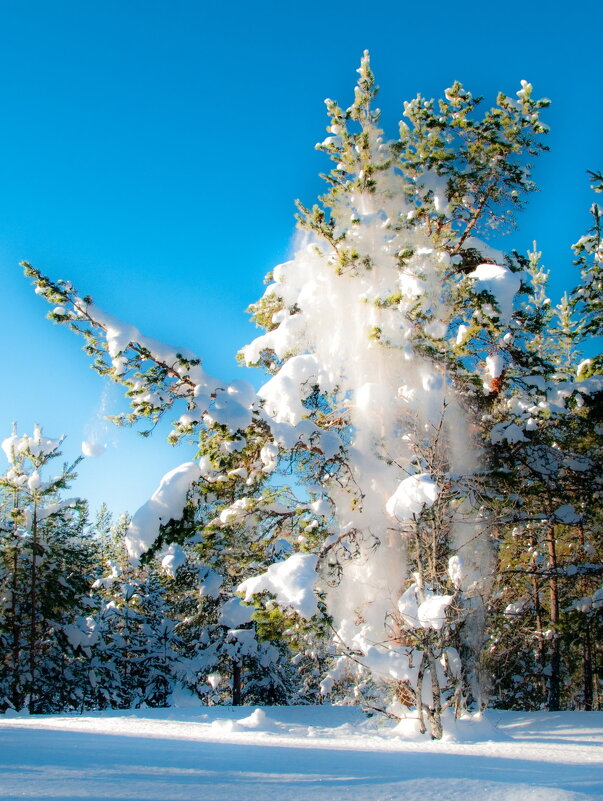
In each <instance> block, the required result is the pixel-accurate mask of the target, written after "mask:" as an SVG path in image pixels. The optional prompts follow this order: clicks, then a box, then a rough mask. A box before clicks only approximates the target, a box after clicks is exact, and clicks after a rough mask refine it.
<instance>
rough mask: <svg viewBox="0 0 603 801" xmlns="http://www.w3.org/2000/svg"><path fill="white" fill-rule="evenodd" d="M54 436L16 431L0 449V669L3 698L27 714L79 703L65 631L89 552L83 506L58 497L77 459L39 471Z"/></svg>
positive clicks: (54, 445) (53, 451)
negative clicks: (1, 457)
mask: <svg viewBox="0 0 603 801" xmlns="http://www.w3.org/2000/svg"><path fill="white" fill-rule="evenodd" d="M61 442H62V440H61V439H49V438H47V437H45V436H44V435H43V433H42V430H41V428H40V427H39V426H36V427H35V430H34V433H33V435H32V436H28V435H27V434H25V435H22V436H19V435H18V434H17V432H16V430H15V431H14V432H13V435H12V436H10V437H8V438H7V439H5V440H4V441H3V443H2V449H3V450H4V453H5V455H6V457H7V459H8V462H9V468H8V470H7V471H6V473H4V474H3V475H2V476H0V499H1V502H2V506H1V512H2V514H1V517H0V588H1V592H0V598H1V607H0V630H1V632H2V634H1V636H2V640H3V642H4V646H5V651H4V656H3V660H2V663H1V667H0V683H1V688H2V689H1V692H2V696H3V698H2V700H0V703H1V704H2V705H3V706H4V707H6V706H10V707H12V708H13V709H17V710H18V709H21V708H23V707H24V706H27V708H28V709H29V711H30V712H53V711H61V710H63V709H72V708H78V706H79V703H80V698H79V696H78V695H77V692H75V689H76V687H77V685H78V684H79V671H80V668H81V665H80V660H79V656H78V654H77V651H76V649H74V648H73V647H72V646H71V642H70V639H69V632H70V631H71V629H72V627H73V622H74V620H75V618H76V615H77V610H78V607H79V605H80V603H81V600H82V596H83V595H85V593H86V591H87V590H88V587H89V583H88V582H89V577H90V573H91V570H92V552H91V549H90V547H89V545H88V544H87V543H86V541H85V539H84V538H83V537H82V531H83V526H84V522H85V515H86V506H85V504H84V503H83V502H82V501H79V500H77V499H64V498H62V497H61V495H62V491H63V490H64V489H66V488H67V487H68V485H69V483H70V481H72V480H73V478H74V475H75V474H74V468H75V465H76V464H77V461H76V462H75V463H74V464H73V465H71V466H70V467H67V465H65V466H64V467H63V470H62V471H61V472H60V473H59V475H57V476H53V477H51V476H47V475H44V473H45V470H46V469H47V465H48V463H49V462H51V460H52V459H54V458H56V457H57V456H59V455H60V452H59V446H60V444H61Z"/></svg>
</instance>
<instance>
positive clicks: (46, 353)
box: [0, 0, 603, 512]
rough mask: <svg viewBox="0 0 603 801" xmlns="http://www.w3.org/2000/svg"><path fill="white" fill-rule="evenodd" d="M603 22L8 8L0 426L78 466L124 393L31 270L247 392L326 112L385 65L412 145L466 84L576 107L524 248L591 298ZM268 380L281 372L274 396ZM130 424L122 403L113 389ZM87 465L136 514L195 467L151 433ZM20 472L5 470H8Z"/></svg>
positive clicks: (56, 5) (314, 183)
mask: <svg viewBox="0 0 603 801" xmlns="http://www.w3.org/2000/svg"><path fill="white" fill-rule="evenodd" d="M602 23H603V12H602V10H601V6H600V5H598V4H597V3H594V2H585V0H577V2H573V3H571V4H567V5H564V6H563V7H559V9H558V10H555V8H554V7H553V6H552V5H551V4H550V3H543V2H533V3H529V4H525V6H524V4H523V3H520V2H516V1H515V0H512V1H511V2H507V3H504V4H487V3H483V2H479V3H477V2H475V1H474V0H471V2H469V3H466V4H462V5H461V4H458V3H443V2H439V1H437V2H431V3H412V2H406V3H400V2H396V3H387V2H386V3H384V4H383V3H382V4H371V3H367V2H357V0H349V2H346V3H341V4H340V3H325V2H315V0H309V1H307V2H305V3H301V4H293V3H283V2H279V3H277V2H272V1H271V2H257V1H256V2H253V1H251V0H248V1H247V2H237V1H236V0H235V2H231V3H229V4H226V3H217V2H213V0H197V1H196V2H194V1H193V0H172V2H169V3H168V2H156V0H127V2H123V0H121V1H120V2H116V1H115V0H105V2H103V3H89V2H81V0H47V1H46V0H45V1H42V0H30V2H27V3H8V2H6V1H5V2H3V3H0V74H1V75H2V82H1V84H0V99H1V103H0V108H1V109H2V126H1V127H0V276H1V287H2V300H3V302H2V307H1V308H2V315H1V317H0V367H1V377H2V391H1V392H0V422H1V424H2V427H3V430H4V432H5V433H6V435H8V433H9V431H10V423H11V421H12V420H17V421H18V423H19V428H20V431H22V432H26V431H28V430H30V429H31V427H32V425H33V423H34V422H36V421H38V422H40V423H41V424H42V425H44V428H45V431H46V433H47V434H50V435H53V436H55V435H58V434H60V433H65V434H67V435H68V438H67V441H66V443H65V451H64V452H65V457H66V458H68V459H70V458H74V457H75V456H76V455H77V454H78V453H79V447H80V442H81V440H82V439H83V438H88V437H89V436H90V435H91V433H92V431H93V429H94V427H95V426H101V427H102V424H101V423H100V422H99V418H98V410H99V408H100V405H101V402H102V396H103V382H102V381H101V379H100V378H99V377H98V376H97V375H96V374H95V373H93V372H92V371H91V370H90V369H88V366H87V359H86V357H85V356H84V354H83V353H82V352H81V350H80V347H81V343H80V342H79V341H78V339H77V338H76V337H74V336H73V335H71V334H69V333H68V332H67V331H66V330H65V331H63V330H62V329H60V328H59V327H57V326H52V325H51V324H50V323H49V322H47V321H46V320H45V319H44V315H45V313H46V311H47V309H46V308H45V303H44V302H43V301H42V300H40V299H39V298H37V297H36V296H34V295H33V293H32V291H31V290H30V289H29V288H28V285H27V283H26V282H25V280H24V279H23V278H22V277H21V273H20V269H19V267H18V262H19V261H20V260H22V259H27V260H29V261H31V262H32V263H33V264H34V265H36V266H37V267H39V268H40V269H42V270H43V271H46V272H47V273H48V274H49V275H51V276H53V277H55V278H56V277H62V278H68V279H70V280H71V281H73V283H74V284H75V285H76V287H78V289H79V290H80V291H81V292H82V293H88V294H91V295H92V296H93V297H94V299H95V301H96V302H97V303H98V304H99V305H100V306H102V307H104V308H105V309H106V310H107V311H109V312H112V313H113V314H115V315H117V316H119V317H122V318H125V319H127V320H129V321H130V322H133V323H134V324H136V325H137V326H138V327H139V328H140V329H141V330H143V331H144V332H145V333H147V334H149V335H152V336H154V337H156V338H160V339H164V340H165V341H167V342H170V343H172V344H175V345H182V346H187V347H189V348H191V349H193V350H195V351H196V352H197V353H199V355H200V356H202V357H203V359H204V363H205V366H206V369H208V370H209V371H210V372H212V373H214V374H218V375H222V376H224V377H225V378H232V377H235V376H237V375H240V374H241V370H242V368H239V367H237V365H236V363H235V360H234V354H235V353H236V351H237V349H238V348H239V347H240V346H242V345H243V344H245V343H246V342H248V341H249V340H250V339H251V338H253V335H254V329H253V328H252V327H251V326H250V325H249V324H248V323H247V322H246V316H245V314H244V309H245V307H246V306H247V305H248V304H249V303H250V302H252V301H253V300H255V299H256V298H257V297H258V296H259V294H260V293H261V292H262V279H263V276H264V274H265V273H266V272H267V271H268V270H269V269H271V268H272V267H273V266H274V265H275V264H276V263H278V262H279V261H282V260H284V259H285V258H286V257H287V254H288V250H289V247H290V243H291V236H292V233H293V230H294V219H293V213H294V207H293V200H294V198H296V197H299V198H301V199H302V200H303V201H304V202H306V203H308V204H309V203H312V202H313V201H314V199H315V197H316V195H317V194H318V193H319V192H320V191H321V189H322V187H321V183H320V180H319V179H318V177H317V175H318V173H319V172H320V171H321V170H323V169H324V168H325V166H326V165H325V162H324V160H323V159H324V157H323V156H321V154H319V153H317V152H315V151H314V144H315V142H317V141H319V140H322V139H323V138H324V135H325V134H324V131H325V124H326V117H325V113H324V106H323V99H324V98H325V97H333V98H335V99H337V100H338V101H339V102H340V103H341V104H345V105H347V104H349V102H351V99H352V88H353V84H354V81H355V78H356V72H355V70H356V68H357V66H358V62H359V60H360V56H361V54H362V51H363V50H364V49H365V48H368V49H369V50H370V51H371V55H372V64H373V69H374V71H375V73H376V77H377V81H378V83H379V85H380V86H381V87H382V90H381V94H380V101H379V105H380V107H381V108H382V110H383V122H384V125H385V127H386V129H387V130H389V131H390V133H391V135H392V136H393V135H395V133H396V130H397V127H396V126H397V121H398V119H399V117H400V115H401V112H402V101H403V100H405V99H409V98H411V97H413V96H414V95H415V94H416V93H417V92H419V91H420V92H421V93H423V94H424V95H426V96H429V97H431V96H439V95H441V93H442V92H443V90H444V89H445V88H446V87H447V86H449V85H451V84H452V82H453V81H454V80H455V79H459V80H461V81H462V82H463V83H464V84H465V85H466V86H467V88H469V89H470V90H471V91H472V92H473V93H474V94H483V95H485V97H486V101H488V102H494V99H495V97H496V93H497V91H498V90H499V89H500V90H503V91H505V92H506V93H507V94H513V93H514V92H515V91H517V89H518V88H519V82H520V80H521V79H522V78H524V79H527V80H529V81H531V82H532V83H533V84H534V87H535V94H536V95H537V96H547V97H550V98H551V99H552V100H553V106H552V108H551V109H550V112H549V113H548V115H547V117H546V121H547V122H548V123H549V124H550V126H551V130H552V132H551V135H550V137H549V144H550V146H551V152H550V153H549V154H545V155H544V156H542V157H541V159H540V163H539V164H538V166H537V168H536V171H535V176H536V180H537V182H538V183H539V185H540V187H541V190H542V191H541V193H540V194H538V195H535V196H533V197H532V200H531V203H530V206H529V209H528V210H527V211H526V212H525V213H524V214H523V215H522V217H521V218H520V219H519V227H518V229H517V231H516V232H515V233H514V234H513V235H512V236H510V237H508V246H509V248H510V247H515V248H517V249H518V250H520V251H524V252H525V251H526V250H527V249H528V248H529V247H531V244H532V241H533V240H534V239H536V240H537V241H538V246H539V248H540V249H542V250H543V251H544V254H545V262H546V265H547V266H548V267H549V268H550V269H551V270H552V272H553V291H554V295H555V297H556V298H558V296H559V295H560V294H561V292H562V291H563V289H564V288H565V287H568V286H570V285H571V284H572V283H573V275H572V272H573V268H572V267H571V252H570V250H569V245H570V244H571V243H572V242H574V241H575V240H576V239H577V238H578V237H579V236H580V235H581V233H583V230H584V228H585V225H586V224H587V214H586V211H587V208H588V206H589V204H590V202H591V196H590V194H589V192H588V189H587V181H586V173H585V171H586V170H587V169H601V168H603V147H602V145H603V103H602V102H601V101H602V97H601V81H602V79H601V59H600V55H599V54H598V52H597V44H596V41H597V34H598V33H600V31H601V29H602ZM253 380H254V381H256V382H258V381H260V376H257V377H255V378H254V379H253ZM108 403H109V407H110V408H109V410H110V411H117V410H118V409H119V408H120V403H119V393H118V392H116V391H115V390H113V389H110V390H109V392H108ZM105 439H106V441H107V442H109V443H110V446H109V449H108V451H107V453H106V454H105V455H104V456H103V457H101V458H100V459H97V460H86V461H85V462H84V463H83V464H82V465H81V466H80V478H79V479H78V483H77V485H76V488H75V489H76V491H77V492H78V493H80V494H82V495H83V496H84V497H88V498H89V499H90V500H91V502H92V505H93V506H97V505H98V504H100V502H101V500H103V499H106V500H107V502H108V503H109V504H110V506H111V507H112V508H113V509H114V510H115V511H116V512H119V511H122V510H125V509H129V510H130V511H134V510H135V509H136V507H137V506H138V505H140V503H141V502H142V501H143V500H144V499H145V498H146V497H148V495H149V494H150V493H151V492H152V491H153V489H154V488H155V486H156V484H157V482H158V480H159V478H160V477H161V475H162V474H163V473H164V472H166V471H167V470H169V469H170V468H172V467H173V466H175V465H176V464H178V463H180V462H182V461H185V460H186V459H188V458H189V455H190V454H189V453H188V452H186V451H178V450H176V451H174V450H173V449H171V448H170V447H169V446H167V445H166V444H164V442H163V432H161V431H159V432H157V433H156V435H155V437H154V440H153V442H149V441H147V440H142V439H141V438H140V437H137V436H136V434H135V433H134V432H133V431H131V430H126V431H123V430H120V431H115V430H113V429H108V430H107V433H106V435H105ZM1 469H4V468H1Z"/></svg>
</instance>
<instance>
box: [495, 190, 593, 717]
mask: <svg viewBox="0 0 603 801" xmlns="http://www.w3.org/2000/svg"><path fill="white" fill-rule="evenodd" d="M591 212H592V213H593V216H594V217H595V227H594V229H593V230H592V231H590V232H589V233H588V234H587V235H586V236H585V237H582V238H581V240H580V241H579V243H578V244H577V245H575V246H574V250H575V251H576V252H577V253H578V254H579V258H578V260H577V264H578V266H580V268H581V278H582V283H581V284H580V286H579V287H578V288H577V289H576V290H574V292H572V293H571V295H569V296H568V295H565V296H564V297H563V298H562V301H561V303H560V304H559V305H558V306H557V307H556V309H554V310H553V309H552V308H551V304H550V301H549V299H548V297H547V291H546V278H547V276H546V273H545V272H544V271H543V270H542V269H541V268H540V267H539V260H540V254H538V253H535V252H534V253H532V254H531V258H530V260H529V262H526V263H525V264H524V272H525V274H526V276H527V277H528V278H529V279H530V283H531V286H532V291H531V296H530V298H529V301H528V302H527V303H525V304H524V305H523V308H522V310H521V311H520V312H519V313H518V315H517V319H518V321H519V322H521V327H520V329H518V330H517V331H516V332H515V333H514V344H513V345H512V347H516V346H517V344H521V348H520V354H522V355H521V358H520V357H519V356H516V357H515V359H514V365H513V373H512V376H509V377H508V380H507V387H506V392H505V393H504V394H503V395H502V396H501V397H500V398H499V402H498V404H497V407H496V409H493V410H492V416H493V417H494V418H495V420H494V425H493V427H492V430H491V434H490V439H491V441H492V445H493V446H494V447H492V448H491V449H490V455H491V457H492V459H491V467H492V469H493V470H494V474H495V475H496V476H497V480H498V488H499V494H500V500H499V502H498V504H499V516H500V518H501V520H503V521H505V524H504V525H500V526H498V530H497V534H498V536H499V539H500V551H499V553H500V564H499V588H498V591H497V593H496V594H495V600H494V607H495V611H494V614H493V615H492V627H491V628H492V634H491V643H490V646H489V665H490V669H491V672H492V673H493V675H494V676H495V681H494V689H495V702H496V703H497V704H499V705H502V706H511V707H520V708H521V707H523V708H525V707H526V706H528V707H530V706H535V707H539V706H543V707H545V706H546V707H547V708H549V709H559V708H560V706H561V705H566V706H572V707H573V706H576V705H577V706H580V707H584V708H592V707H593V704H594V703H596V701H595V699H596V696H597V693H598V680H597V679H596V662H597V646H596V641H597V633H598V631H599V629H598V628H597V622H596V609H597V606H598V601H597V597H598V596H597V592H598V591H599V588H600V583H601V581H600V575H601V571H602V568H601V558H602V553H601V519H600V509H599V506H600V504H599V495H600V491H601V475H602V471H603V463H602V458H601V457H602V452H601V424H600V423H601V414H600V408H601V391H602V390H603V380H602V377H601V376H600V375H598V376H597V375H596V373H597V364H600V360H599V357H596V356H595V357H593V358H590V359H586V360H584V359H583V350H584V349H587V350H588V351H590V352H591V353H592V352H593V350H594V343H593V341H592V335H593V334H597V333H600V331H597V323H596V319H597V315H596V307H597V295H598V292H599V290H597V259H598V260H600V256H597V249H598V248H599V247H600V238H597V237H598V236H599V237H600V234H597V224H596V220H597V208H596V204H595V207H593V209H591ZM577 312H578V313H577ZM526 335H527V336H526ZM521 338H523V340H524V341H523V343H520V340H521ZM599 658H600V656H599Z"/></svg>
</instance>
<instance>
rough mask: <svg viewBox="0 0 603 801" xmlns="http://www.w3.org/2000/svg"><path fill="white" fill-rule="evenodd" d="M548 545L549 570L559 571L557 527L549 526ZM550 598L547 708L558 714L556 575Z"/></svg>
mask: <svg viewBox="0 0 603 801" xmlns="http://www.w3.org/2000/svg"><path fill="white" fill-rule="evenodd" d="M547 545H548V552H549V568H550V569H551V570H553V571H554V570H556V569H557V552H556V548H555V527H554V526H553V525H549V529H548V537H547ZM549 598H550V606H551V609H550V615H551V618H550V619H551V629H552V634H553V636H552V639H551V662H550V668H551V674H550V677H549V693H548V699H547V708H548V710H549V712H557V711H558V710H559V706H560V703H561V651H560V642H559V584H558V581H557V576H556V575H551V577H550V578H549Z"/></svg>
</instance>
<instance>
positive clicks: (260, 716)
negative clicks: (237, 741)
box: [237, 707, 278, 731]
mask: <svg viewBox="0 0 603 801" xmlns="http://www.w3.org/2000/svg"><path fill="white" fill-rule="evenodd" d="M237 723H238V725H239V726H242V727H243V728H245V729H254V730H255V731H276V730H277V729H278V725H277V724H276V722H275V721H274V720H272V719H271V718H269V717H268V715H267V714H266V713H265V712H264V710H263V709H260V708H259V707H257V708H256V709H255V710H254V711H253V712H252V713H251V715H248V716H247V717H246V718H240V720H238V721H237Z"/></svg>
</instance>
